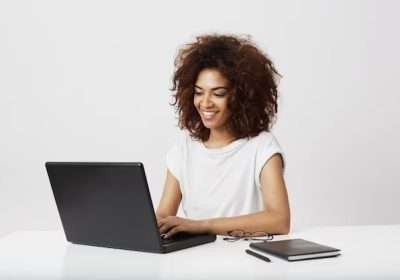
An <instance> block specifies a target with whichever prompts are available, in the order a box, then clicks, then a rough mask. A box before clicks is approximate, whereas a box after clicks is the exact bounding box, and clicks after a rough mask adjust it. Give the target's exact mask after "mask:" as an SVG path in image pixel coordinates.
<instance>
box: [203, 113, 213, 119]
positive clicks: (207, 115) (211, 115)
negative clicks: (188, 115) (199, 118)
mask: <svg viewBox="0 0 400 280" xmlns="http://www.w3.org/2000/svg"><path fill="white" fill-rule="evenodd" d="M215 114H216V112H203V115H204V117H205V118H206V119H211V118H212V117H213V116H214V115H215Z"/></svg>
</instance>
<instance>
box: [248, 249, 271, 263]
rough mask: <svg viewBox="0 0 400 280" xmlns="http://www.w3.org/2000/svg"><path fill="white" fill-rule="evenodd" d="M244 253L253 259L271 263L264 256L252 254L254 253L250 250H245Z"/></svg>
mask: <svg viewBox="0 0 400 280" xmlns="http://www.w3.org/2000/svg"><path fill="white" fill-rule="evenodd" d="M246 253H247V254H249V255H252V256H254V257H256V258H259V259H261V260H263V261H266V262H271V260H270V259H269V258H267V257H266V256H263V255H260V254H257V253H256V252H254V251H252V250H249V249H246Z"/></svg>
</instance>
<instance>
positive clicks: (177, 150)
mask: <svg viewBox="0 0 400 280" xmlns="http://www.w3.org/2000/svg"><path fill="white" fill-rule="evenodd" d="M181 150H182V149H181V147H180V145H179V143H175V144H174V145H173V146H172V147H171V148H170V149H169V150H168V152H167V155H166V164H167V168H168V170H169V171H170V172H171V173H172V175H174V177H175V178H176V179H177V180H178V181H179V182H180V181H181V180H180V178H181V174H180V173H181V166H180V165H181V162H182V160H181V158H182V157H181Z"/></svg>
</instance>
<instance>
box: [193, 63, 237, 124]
mask: <svg viewBox="0 0 400 280" xmlns="http://www.w3.org/2000/svg"><path fill="white" fill-rule="evenodd" d="M228 89H229V81H228V80H227V79H226V78H225V77H224V76H223V75H222V74H221V73H220V72H219V71H218V70H216V69H203V70H202V71H201V72H200V73H199V75H198V77H197V81H196V83H195V88H194V106H195V107H196V109H197V111H198V112H199V114H200V117H201V120H202V122H203V124H204V126H205V127H207V128H209V129H223V128H225V125H226V124H227V121H228V119H229V117H230V115H231V112H230V111H229V110H228Z"/></svg>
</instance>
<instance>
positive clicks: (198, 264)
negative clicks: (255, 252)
mask: <svg viewBox="0 0 400 280" xmlns="http://www.w3.org/2000/svg"><path fill="white" fill-rule="evenodd" d="M286 238H304V239H307V240H310V241H314V242H317V243H322V244H325V245H328V246H332V247H336V248H339V249H341V250H342V255H341V256H339V257H336V258H328V259H317V260H307V261H300V262H287V261H285V260H282V259H279V258H276V257H273V256H270V259H271V260H272V262H271V263H267V262H264V261H261V260H259V259H257V258H255V257H252V256H249V255H247V254H245V252H244V250H245V249H246V248H248V244H249V242H248V241H237V242H234V243H229V242H226V241H223V240H222V237H220V236H219V237H218V239H217V241H216V242H214V243H209V244H206V245H201V246H198V247H193V248H189V249H185V250H181V251H177V252H173V253H169V254H153V253H142V252H134V251H127V250H119V249H107V248H98V247H92V246H82V245H74V244H71V243H68V242H67V241H66V240H65V236H64V233H63V232H62V231H18V232H15V233H12V234H9V235H7V236H5V237H3V238H2V239H0V279H328V278H329V279H351V278H354V279H355V278H362V279H366V278H367V279H379V278H382V277H384V278H385V279H400V257H399V256H397V253H398V252H399V251H400V225H387V226H345V227H317V228H311V229H308V230H304V231H301V232H295V233H292V234H290V235H289V236H280V237H279V238H276V239H286Z"/></svg>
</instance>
